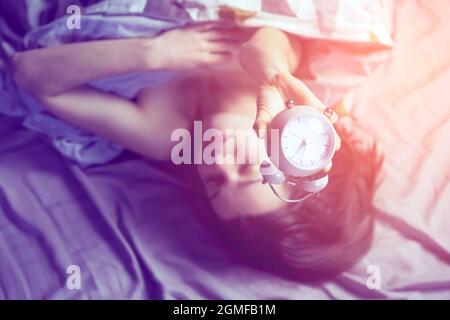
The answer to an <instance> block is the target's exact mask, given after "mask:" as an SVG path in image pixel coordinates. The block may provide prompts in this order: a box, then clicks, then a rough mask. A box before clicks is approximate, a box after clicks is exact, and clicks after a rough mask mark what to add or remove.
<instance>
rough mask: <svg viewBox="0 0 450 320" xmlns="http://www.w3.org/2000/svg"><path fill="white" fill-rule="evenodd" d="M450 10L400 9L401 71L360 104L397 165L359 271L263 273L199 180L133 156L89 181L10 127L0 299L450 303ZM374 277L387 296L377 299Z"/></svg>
mask: <svg viewBox="0 0 450 320" xmlns="http://www.w3.org/2000/svg"><path fill="white" fill-rule="evenodd" d="M449 9H450V6H449V5H448V2H447V1H445V0H434V1H426V2H425V1H413V0H407V1H406V0H405V1H397V2H396V14H395V15H396V19H395V30H396V32H395V42H396V47H395V48H394V50H393V53H392V58H391V59H390V60H389V61H388V62H387V63H386V64H385V65H384V66H382V67H381V68H380V69H379V70H378V72H377V73H376V74H375V75H374V77H373V78H372V79H370V80H369V81H368V82H367V83H365V84H364V85H362V86H361V87H360V88H358V89H357V91H356V93H355V97H356V98H355V100H354V101H355V102H354V105H353V108H354V110H355V114H356V116H357V117H358V118H359V119H360V120H361V121H362V123H364V124H365V125H366V127H367V129H368V130H369V131H370V132H371V133H372V134H373V135H374V136H375V137H376V138H377V139H378V141H379V142H380V144H381V146H382V147H383V148H384V150H385V151H386V163H385V167H384V169H383V170H384V180H383V183H382V185H381V186H380V190H379V192H378V193H377V199H376V205H377V206H378V207H379V208H380V209H381V212H380V214H379V215H378V220H377V225H376V235H375V241H374V244H373V248H372V249H371V250H370V252H369V254H368V255H367V256H366V257H365V258H364V259H363V260H362V261H361V263H360V264H358V265H357V266H355V267H354V268H353V269H352V270H350V271H348V272H346V273H345V274H343V275H341V276H339V277H337V278H336V279H333V280H330V281H326V282H323V283H316V284H313V285H308V284H302V283H297V282H294V281H290V280H287V279H283V278H280V277H277V276H275V275H273V274H270V273H266V272H263V271H259V270H255V269H252V268H251V267H249V266H247V265H245V264H244V263H243V262H242V261H240V260H239V259H237V258H236V257H235V255H234V254H233V252H232V251H230V250H229V249H228V248H227V246H226V245H225V244H224V243H223V241H222V240H221V238H220V237H219V236H218V234H217V232H216V231H215V230H216V229H215V228H216V223H217V221H216V220H215V219H214V214H213V213H212V211H211V209H210V208H209V206H208V204H207V201H206V199H205V198H204V196H203V195H202V194H203V193H202V190H200V189H199V190H197V189H198V188H193V187H192V186H196V185H199V184H198V181H197V177H196V175H195V171H194V168H182V167H173V166H170V165H163V164H158V163H154V162H149V161H144V160H143V159H141V158H140V157H138V156H135V155H133V154H130V153H126V154H124V155H122V156H121V157H120V158H118V159H116V160H114V161H113V162H111V163H109V164H107V165H103V166H97V167H92V168H88V169H82V168H80V167H78V166H76V165H74V164H73V163H72V162H70V161H69V160H67V159H65V158H63V157H62V156H61V155H60V154H59V153H58V152H57V151H55V150H54V149H53V148H52V147H51V145H50V144H49V143H48V142H47V141H46V140H44V139H43V138H41V137H40V136H39V135H37V134H36V133H32V132H29V131H27V130H25V129H23V128H21V126H20V123H19V122H17V120H14V119H9V118H4V117H0V299H31V298H35V299H42V298H45V299H96V298H97V299H108V298H113V299H117V298H130V299H233V298H234V299H272V298H276V299H330V298H338V299H358V298H395V299H403V298H410V299H428V298H438V299H448V298H450V245H449V243H450V242H449V241H450V238H449V234H450V233H449V232H448V230H449V229H448V228H449V227H450V225H449V221H450V220H449V218H448V217H449V216H448V214H449V210H450V207H449V201H448V199H449V198H448V197H449V195H450V193H449V192H450V188H449V185H450V184H449V179H448V177H449V176H448V168H449V167H450V162H449V159H450V157H449V152H448V147H446V145H445V142H446V140H445V139H448V136H449V129H450V127H449V124H450V121H448V119H450V113H449V111H448V110H450V106H449V102H448V101H450V99H448V95H449V91H448V85H449V82H450V81H449V79H450V78H449V73H448V65H449V56H448V50H449V45H448V41H447V39H448V30H450V26H449V21H448V14H449ZM412 69H414V70H415V72H414V73H411V74H410V75H409V76H408V77H405V74H408V72H411V70H412ZM393 108H395V110H397V112H400V113H402V115H403V116H402V117H401V119H408V121H400V120H399V118H398V117H395V116H394V115H393V113H392V112H390V111H389V110H392V109H393ZM423 108H425V109H423ZM420 110H425V111H426V112H425V113H420V112H419V111H420ZM413 124H414V126H413V127H414V128H415V130H412V129H411V128H412V125H413ZM380 128H383V130H380ZM427 132H428V133H427ZM411 134H414V136H415V137H416V138H420V137H422V136H421V135H422V134H423V135H424V136H426V135H427V134H431V136H432V137H439V139H437V140H436V139H433V140H426V141H428V143H427V144H423V145H420V146H416V145H414V144H411V143H410V142H409V141H410V137H411ZM414 146H415V147H417V148H416V149H414V148H413V147H414ZM399 148H402V150H405V152H398V149H399ZM417 150H419V151H417ZM411 157H412V158H411ZM414 157H416V158H414ZM411 159H413V160H414V161H411ZM438 180H439V181H440V183H439V184H435V182H436V181H438ZM430 183H431V184H430ZM383 211H384V212H385V213H383ZM70 265H77V266H79V268H80V272H81V289H80V290H72V289H69V288H68V287H67V286H66V280H67V277H68V274H67V273H66V270H67V268H68V267H69V266H70ZM373 265H375V266H378V267H379V269H380V271H381V274H380V275H381V287H380V288H379V289H370V288H369V287H367V286H366V281H367V279H368V278H369V276H370V275H369V274H368V273H367V270H368V267H370V266H373Z"/></svg>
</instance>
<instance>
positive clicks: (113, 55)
mask: <svg viewBox="0 0 450 320" xmlns="http://www.w3.org/2000/svg"><path fill="white" fill-rule="evenodd" d="M242 43H244V44H243V45H242V46H241V44H242ZM167 48H170V50H166V49H167ZM236 50H238V55H239V61H240V64H239V63H236V60H233V59H232V57H233V56H235V54H234V53H235V52H236ZM301 50H302V42H301V40H299V39H298V38H296V37H293V36H290V35H288V34H287V33H284V32H282V31H279V30H276V29H271V28H262V29H257V30H245V31H242V30H236V29H229V28H223V27H221V26H218V25H216V24H209V23H208V24H202V25H196V26H190V27H185V28H182V29H175V30H171V31H168V32H165V33H163V34H162V35H160V36H159V37H155V38H150V39H140V38H136V39H126V40H104V41H91V42H86V43H76V44H68V45H62V46H57V47H52V48H46V49H38V50H31V51H27V52H23V53H19V54H16V55H15V56H14V58H13V61H14V66H15V80H16V82H17V84H19V85H20V86H21V87H23V88H24V89H25V90H26V91H28V92H29V93H30V94H31V95H32V96H33V97H34V98H35V99H36V100H37V101H39V102H40V103H41V104H42V105H43V106H44V107H45V108H46V110H48V111H49V112H51V113H53V114H54V115H56V116H58V117H60V118H62V119H64V120H66V121H68V122H70V123H73V124H75V125H77V126H79V127H81V128H83V129H85V130H88V131H90V132H94V133H96V134H99V135H101V136H104V137H106V138H108V139H110V140H111V141H113V142H115V143H117V144H120V145H122V146H124V147H126V148H128V149H130V150H132V151H135V152H137V153H140V154H142V155H144V156H146V157H149V158H153V159H158V160H170V154H171V150H172V148H173V145H174V142H172V141H171V134H172V132H173V131H174V130H175V129H179V128H187V129H190V128H191V126H192V122H193V120H195V119H201V120H202V121H203V127H204V129H207V128H215V129H218V130H220V131H222V132H224V131H226V130H227V129H238V128H240V129H249V130H251V128H252V127H253V126H254V125H255V129H257V132H258V133H259V134H260V135H263V130H261V129H264V128H265V127H266V126H267V124H268V122H270V120H271V117H272V116H273V115H275V114H276V113H278V112H279V111H281V110H282V108H283V105H284V104H283V101H284V100H285V99H287V98H291V99H294V100H295V101H296V102H297V103H299V104H308V105H312V106H315V107H317V108H319V109H321V108H324V106H323V104H322V103H321V102H320V101H319V99H317V97H315V95H314V94H313V93H312V92H311V91H310V90H309V89H308V88H307V87H306V86H305V85H304V84H303V83H302V82H301V81H300V80H298V79H297V78H296V77H295V76H294V75H295V72H296V70H297V69H298V66H299V64H300V59H301V54H300V53H301ZM152 70H172V71H177V73H176V76H175V77H174V78H173V79H171V80H169V81H167V82H165V83H163V84H161V85H159V86H156V87H155V86H148V87H144V88H143V89H141V90H140V91H139V93H138V94H137V95H136V97H134V98H133V99H126V98H124V97H121V96H118V95H115V94H112V93H107V92H102V91H100V90H97V89H95V88H93V87H92V86H90V85H89V83H90V82H91V81H93V80H97V79H101V78H106V77H110V76H116V75H122V74H127V73H131V72H146V71H152ZM43 78H44V80H43ZM256 106H257V107H258V108H256ZM255 119H256V120H255ZM332 121H333V122H336V121H337V119H336V115H333V117H332ZM336 129H337V133H336V138H337V140H338V141H339V136H340V138H341V139H342V142H341V143H342V147H341V150H340V151H339V152H338V153H337V154H336V156H335V159H334V160H333V162H334V164H333V170H331V172H330V184H329V186H327V188H326V189H325V190H324V191H323V192H322V193H321V194H320V196H318V197H314V198H312V199H310V200H309V201H307V202H305V203H303V204H301V205H287V204H286V203H285V202H282V201H280V200H279V199H278V198H276V197H275V196H274V195H273V194H272V192H271V190H270V189H269V188H268V187H267V186H266V185H263V184H262V183H261V180H262V179H261V176H260V173H259V163H244V164H237V162H236V161H235V162H233V163H234V164H230V163H229V162H228V163H227V164H221V163H215V164H212V165H206V164H202V165H198V172H199V175H200V177H201V178H202V181H203V182H204V186H205V190H206V191H207V193H208V196H209V197H210V199H211V203H212V206H213V208H214V209H215V211H216V213H217V214H218V215H219V217H220V218H222V219H223V228H222V231H223V232H224V234H225V235H226V237H227V238H228V239H230V240H231V241H232V242H233V243H234V244H235V245H237V246H238V248H239V249H240V251H241V252H242V253H243V254H244V255H245V256H247V257H250V258H251V259H250V261H251V262H252V263H255V264H257V265H258V266H263V267H266V268H269V269H271V270H273V271H276V272H280V273H283V274H285V275H288V276H293V277H295V278H296V279H302V280H315V279H321V278H324V277H330V276H334V275H336V274H339V273H340V272H342V271H344V270H346V269H348V268H349V267H351V266H352V265H353V264H354V263H356V262H357V261H358V260H359V259H360V258H361V257H362V256H363V254H364V253H365V252H366V251H367V250H368V248H369V245H370V241H371V236H372V228H373V214H372V212H373V210H372V205H371V200H372V195H373V192H374V188H375V176H376V170H377V167H378V165H379V161H378V158H377V157H376V154H375V150H373V149H371V150H369V151H364V150H362V149H360V148H359V147H358V146H357V144H356V143H355V142H354V141H353V140H352V137H351V134H350V133H349V132H347V131H346V130H344V128H342V127H340V126H339V125H337V126H336ZM338 133H339V135H338ZM251 139H253V140H252V142H253V143H250V145H256V144H257V143H258V137H257V135H256V134H255V133H253V135H252V136H251ZM239 148H245V146H241V145H239V144H237V145H235V148H234V149H231V150H229V149H226V151H225V152H226V153H227V154H228V155H229V156H231V157H234V156H235V155H236V150H237V149H239ZM330 169H331V163H330V164H329V166H328V167H327V168H326V170H327V171H329V170H330ZM281 192H283V193H284V194H286V195H288V196H289V195H294V194H296V193H297V192H298V190H295V189H294V190H291V189H289V188H288V187H284V189H283V190H281Z"/></svg>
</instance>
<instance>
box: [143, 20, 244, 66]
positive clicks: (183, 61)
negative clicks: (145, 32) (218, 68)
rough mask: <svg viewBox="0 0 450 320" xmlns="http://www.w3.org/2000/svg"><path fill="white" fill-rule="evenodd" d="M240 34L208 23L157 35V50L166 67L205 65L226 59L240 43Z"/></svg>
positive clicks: (155, 51)
mask: <svg viewBox="0 0 450 320" xmlns="http://www.w3.org/2000/svg"><path fill="white" fill-rule="evenodd" d="M238 35H239V33H238V32H236V30H235V29H234V30H233V29H231V28H226V27H224V26H223V25H218V24H217V23H206V24H201V25H194V26H188V27H185V28H181V29H174V30H169V31H166V32H164V33H163V34H162V35H160V36H159V37H157V38H156V50H154V52H150V55H151V56H153V57H156V56H157V59H161V64H162V66H163V68H164V69H171V70H186V69H197V68H204V67H207V66H209V65H212V64H221V63H224V62H227V60H228V59H230V58H231V56H232V51H233V50H235V49H237V48H238V47H239V45H240V44H241V41H240V40H239V38H238Z"/></svg>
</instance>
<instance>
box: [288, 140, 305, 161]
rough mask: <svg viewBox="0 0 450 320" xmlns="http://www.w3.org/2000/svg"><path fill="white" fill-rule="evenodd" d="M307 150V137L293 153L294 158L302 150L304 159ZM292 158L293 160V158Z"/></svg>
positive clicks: (301, 157) (301, 156)
mask: <svg viewBox="0 0 450 320" xmlns="http://www.w3.org/2000/svg"><path fill="white" fill-rule="evenodd" d="M305 150H306V139H303V140H302V143H300V145H299V146H298V148H297V150H296V151H295V153H294V154H293V155H292V158H293V157H294V156H295V155H296V154H297V153H298V152H300V151H302V152H301V153H300V159H303V155H304V154H305ZM292 158H291V160H292Z"/></svg>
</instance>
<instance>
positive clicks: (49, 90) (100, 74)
mask: <svg viewBox="0 0 450 320" xmlns="http://www.w3.org/2000/svg"><path fill="white" fill-rule="evenodd" d="M234 46H236V43H234V42H233V41H232V39H230V36H229V33H227V32H226V31H225V30H218V29H216V28H214V27H212V26H211V25H208V24H206V25H201V26H194V27H187V28H183V29H176V30H172V31H168V32H165V33H163V34H162V35H161V36H159V37H156V38H152V39H125V40H105V41H91V42H85V43H75V44H68V45H61V46H57V47H52V48H46V49H38V50H31V51H26V52H23V53H18V54H17V55H15V56H14V57H13V64H14V70H15V72H14V78H15V81H16V82H17V84H18V85H19V86H22V87H23V88H24V89H25V90H27V91H28V92H29V93H30V94H31V95H33V96H34V97H35V98H36V99H37V100H38V101H40V102H41V103H42V105H43V106H44V107H45V108H46V109H47V110H48V111H50V112H51V113H53V114H55V115H57V116H59V117H60V118H62V119H64V120H66V121H68V122H70V123H73V124H75V125H77V126H78V127H80V128H83V129H85V130H88V131H91V132H94V133H97V134H99V135H102V136H104V137H106V138H108V139H110V140H112V141H114V142H116V143H119V144H122V145H124V146H125V147H127V148H129V149H131V150H133V151H138V152H140V151H141V150H143V149H145V148H143V146H142V143H148V142H146V141H147V140H146V139H144V138H143V137H144V136H145V135H147V136H148V135H149V134H155V132H153V131H154V130H156V129H155V128H151V126H150V125H149V124H148V122H147V119H148V118H145V117H143V116H142V108H139V106H138V105H137V104H136V103H134V102H132V101H129V100H127V99H123V98H121V97H119V96H117V95H114V94H109V93H105V92H101V91H99V90H96V89H94V88H92V87H90V86H89V85H88V82H90V81H92V80H95V79H99V78H104V77H108V76H114V75H119V74H126V73H129V72H137V71H149V70H155V69H171V70H174V69H176V70H179V69H192V68H198V67H202V66H204V65H207V64H211V63H221V62H223V61H224V59H227V58H228V57H229V51H230V50H231V49H232V48H233V47H234ZM169 48H170V50H169ZM151 130H153V131H151ZM156 134H157V132H156ZM139 139H141V140H142V141H139Z"/></svg>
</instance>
